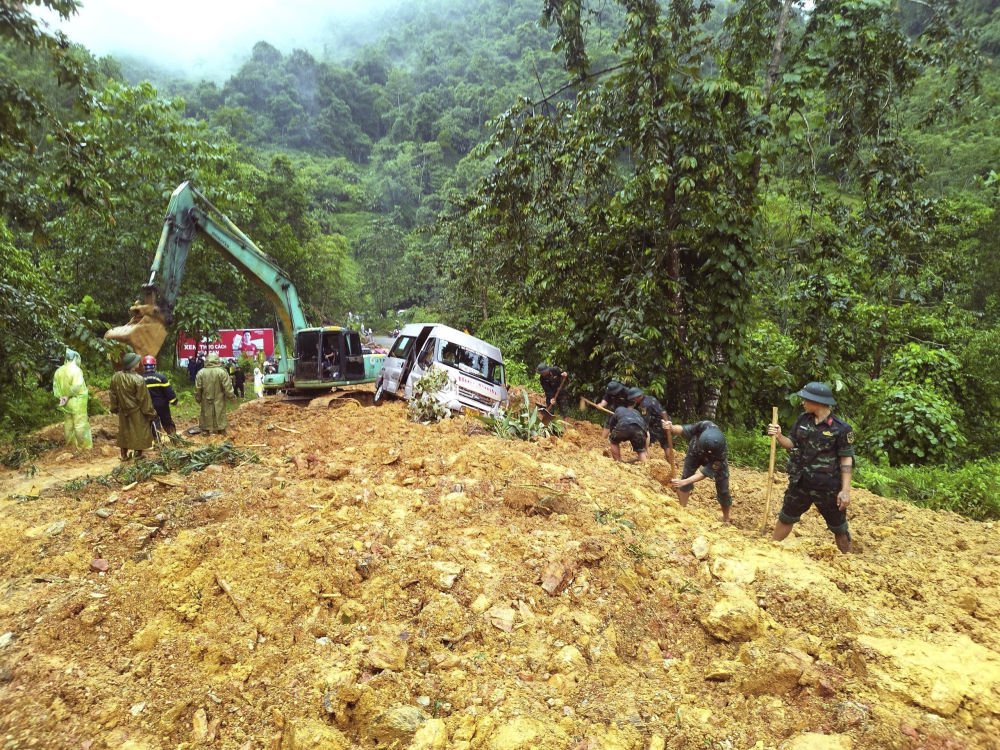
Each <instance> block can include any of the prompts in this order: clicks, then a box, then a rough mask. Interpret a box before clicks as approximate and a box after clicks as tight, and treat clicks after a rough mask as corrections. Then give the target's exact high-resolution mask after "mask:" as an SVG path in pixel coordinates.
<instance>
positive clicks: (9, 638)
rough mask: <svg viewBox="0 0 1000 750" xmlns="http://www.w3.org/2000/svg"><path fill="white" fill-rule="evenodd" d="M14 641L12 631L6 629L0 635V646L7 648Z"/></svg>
mask: <svg viewBox="0 0 1000 750" xmlns="http://www.w3.org/2000/svg"><path fill="white" fill-rule="evenodd" d="M13 641H14V633H13V632H12V631H10V630H8V631H7V632H6V633H4V634H3V635H0V648H7V646H9V645H10V644H11V643H13Z"/></svg>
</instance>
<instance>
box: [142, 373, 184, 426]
mask: <svg viewBox="0 0 1000 750" xmlns="http://www.w3.org/2000/svg"><path fill="white" fill-rule="evenodd" d="M142 379H143V380H145V381H146V388H147V389H149V399H150V401H152V402H153V409H155V410H156V419H155V420H153V425H154V428H156V427H158V428H159V429H160V430H162V431H164V432H166V433H167V434H168V435H173V434H174V433H175V432H177V428H176V427H175V426H174V419H173V417H172V416H171V415H170V406H171V404H176V403H177V394H176V393H174V387H173V386H172V385H170V378H168V377H167V376H166V375H164V374H163V373H160V372H157V371H156V357H154V356H153V355H152V354H147V355H146V356H145V357H143V358H142ZM157 422H158V423H159V425H157Z"/></svg>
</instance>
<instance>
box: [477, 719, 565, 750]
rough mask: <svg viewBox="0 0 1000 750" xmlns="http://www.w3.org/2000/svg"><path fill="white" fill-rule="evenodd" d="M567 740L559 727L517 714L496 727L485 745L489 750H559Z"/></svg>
mask: <svg viewBox="0 0 1000 750" xmlns="http://www.w3.org/2000/svg"><path fill="white" fill-rule="evenodd" d="M568 742H569V737H568V736H567V734H566V733H565V732H564V731H563V730H562V729H561V728H560V727H558V726H554V725H551V724H546V723H544V722H541V721H539V720H538V719H531V718H528V717H527V716H517V717H514V718H513V719H511V720H510V721H508V722H507V723H506V724H502V725H501V726H500V727H498V728H497V730H496V731H495V732H494V733H493V734H492V735H491V736H490V739H489V744H488V745H487V747H488V748H489V750H555V748H560V750H561V748H565V747H566V746H567V744H568Z"/></svg>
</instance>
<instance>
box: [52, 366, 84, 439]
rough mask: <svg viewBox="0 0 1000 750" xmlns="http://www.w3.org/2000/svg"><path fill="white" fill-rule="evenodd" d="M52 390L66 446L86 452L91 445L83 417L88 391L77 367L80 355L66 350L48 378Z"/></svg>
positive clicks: (80, 370) (81, 373)
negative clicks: (59, 412) (57, 404)
mask: <svg viewBox="0 0 1000 750" xmlns="http://www.w3.org/2000/svg"><path fill="white" fill-rule="evenodd" d="M52 393H53V394H55V397H56V398H58V399H59V411H61V412H62V414H63V417H64V419H63V436H64V437H65V438H66V445H68V446H69V447H70V448H71V449H72V450H74V451H89V450H90V449H91V448H93V447H94V439H93V438H92V437H91V435H90V420H89V419H88V418H87V401H88V398H89V394H88V391H87V384H86V382H84V379H83V370H82V369H80V355H79V354H77V353H76V352H75V351H73V350H72V349H67V350H66V362H65V363H64V364H63V365H62V366H60V367H59V369H58V370H56V374H55V375H54V376H53V378H52Z"/></svg>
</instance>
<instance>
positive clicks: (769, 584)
mask: <svg viewBox="0 0 1000 750" xmlns="http://www.w3.org/2000/svg"><path fill="white" fill-rule="evenodd" d="M96 432H97V434H98V435H99V436H100V435H101V434H105V437H104V438H100V437H99V438H98V448H97V449H96V450H95V455H94V456H93V457H92V459H89V461H90V463H85V462H83V461H80V460H78V459H73V460H69V459H67V458H66V457H65V456H63V457H62V458H60V457H59V456H58V455H57V454H58V453H59V451H56V452H54V453H53V455H50V456H46V457H43V459H42V462H41V463H40V472H39V474H38V475H36V477H33V478H29V479H24V478H23V477H20V476H15V475H5V476H4V477H3V478H2V480H0V511H2V513H0V581H2V589H0V592H2V593H0V706H2V707H3V710H2V711H0V737H3V747H4V748H5V749H7V750H14V749H16V748H28V747H38V748H79V749H82V750H88V749H98V748H123V749H124V750H158V749H160V748H164V749H165V748H198V747H213V748H238V749H240V750H251V749H252V748H268V749H271V750H306V749H308V748H325V749H338V748H401V749H403V748H410V749H422V750H430V749H432V748H437V749H443V748H470V749H471V748H488V749H489V750H518V749H522V748H523V749H525V750H527V749H528V748H537V749H541V750H555V749H559V750H566V749H572V750H597V749H599V748H600V749H606V750H640V749H641V750H646V749H647V748H677V749H680V748H685V749H687V748H690V749H691V750H694V748H699V749H703V748H726V749H732V750H750V749H753V750H763V749H765V748H798V749H799V750H801V749H803V748H817V749H820V748H938V749H942V750H943V749H945V748H951V749H957V748H996V747H1000V744H998V740H997V738H998V737H1000V629H998V627H997V626H998V622H1000V592H998V587H1000V576H998V570H1000V557H998V556H1000V544H998V543H997V538H996V530H995V529H994V528H993V527H992V525H990V524H977V523H974V522H971V521H967V520H965V519H962V518H960V517H957V516H954V515H951V514H943V513H932V512H929V511H924V510H920V509H916V508H913V507H911V506H908V505H906V504H903V503H900V502H896V501H892V500H887V499H884V498H880V497H876V496H874V495H871V494H869V493H866V492H864V491H860V490H859V491H856V492H855V498H854V506H853V507H854V510H853V515H852V528H853V532H854V536H855V542H856V545H857V547H858V550H859V551H858V553H857V554H851V555H846V556H842V555H840V554H839V553H838V552H837V551H836V549H835V547H834V545H833V543H832V536H831V535H830V534H829V533H828V532H827V531H826V529H825V527H824V526H823V523H822V519H820V517H819V516H818V514H816V513H815V512H812V513H809V514H807V515H806V517H805V518H804V520H803V522H802V523H801V524H799V527H798V529H797V531H796V532H795V533H794V534H793V536H792V537H790V538H789V539H788V540H786V542H785V543H783V544H774V543H771V542H770V541H768V540H767V539H766V538H765V537H763V536H761V534H760V532H759V528H760V525H761V521H762V514H763V508H764V497H765V492H766V487H765V485H766V476H765V475H761V474H759V473H756V472H751V471H742V470H739V469H735V470H734V471H733V478H732V489H733V495H734V497H735V500H736V504H735V506H734V509H733V520H734V522H735V524H734V526H732V527H727V526H722V525H721V524H720V523H719V521H718V506H717V505H716V503H715V500H714V494H713V488H711V487H709V486H707V484H708V483H703V484H701V485H699V486H698V488H697V490H696V492H695V494H694V496H693V498H692V502H691V506H690V507H689V508H687V509H682V508H680V507H679V506H678V505H677V503H676V500H675V499H674V498H673V496H672V495H671V494H669V493H667V492H666V490H665V489H664V487H663V486H662V484H661V480H662V481H666V479H667V477H668V476H669V467H668V466H667V464H666V463H665V462H663V461H662V460H660V461H653V462H651V463H650V464H649V465H642V466H640V465H631V464H616V463H614V462H613V461H612V460H611V459H609V458H606V457H605V456H604V455H602V443H601V436H600V428H599V427H597V426H594V425H590V424H586V423H574V424H573V426H572V427H571V428H570V429H569V430H568V432H567V434H566V435H565V436H564V437H563V438H561V439H558V440H557V439H548V440H543V441H540V442H538V443H533V444H529V443H522V442H509V441H502V440H499V439H497V438H494V437H492V436H490V435H487V434H485V433H484V432H483V430H482V426H481V425H480V423H479V422H477V421H475V420H472V419H466V418H459V419H455V420H451V421H448V422H445V423H442V424H439V425H431V426H425V425H419V424H412V423H409V422H407V421H406V419H405V412H404V409H403V407H402V406H401V405H400V404H398V403H389V404H387V405H385V406H382V407H379V408H363V407H360V406H358V405H356V404H354V403H349V404H348V405H346V406H343V407H342V408H336V409H329V410H322V411H318V410H311V409H304V408H302V407H298V406H295V405H292V404H287V403H283V402H280V401H271V400H268V401H266V402H263V403H250V404H246V405H244V406H243V407H241V408H240V409H239V410H238V411H237V412H235V413H234V414H233V415H232V418H231V428H230V434H229V439H231V440H232V441H233V442H235V443H236V444H237V445H240V446H245V447H249V448H250V449H251V450H253V451H255V452H256V454H257V455H258V456H259V457H260V462H259V463H245V464H242V465H239V466H235V467H228V466H226V467H220V466H211V467H209V468H208V469H206V470H204V471H200V472H196V473H193V474H191V475H189V476H186V477H181V476H177V475H167V476H165V477H160V478H156V479H153V480H149V481H144V482H140V483H138V484H135V485H134V486H131V485H126V486H122V485H120V484H117V483H111V484H110V486H105V485H103V484H100V483H96V482H91V483H90V484H87V485H86V486H85V487H82V488H80V489H72V490H71V489H67V486H66V485H65V484H52V482H53V481H55V479H61V480H64V479H66V478H69V477H71V476H80V475H82V474H84V473H86V472H91V473H97V474H104V473H106V472H107V471H108V470H109V468H110V467H111V466H113V465H114V464H115V463H117V459H116V458H115V455H116V453H117V449H116V448H114V446H113V444H112V443H110V442H108V439H107V436H108V435H109V434H111V433H113V429H112V430H108V431H107V432H106V433H102V432H101V430H100V429H97V430H96ZM624 452H625V453H628V450H627V449H626V451H624ZM46 477H48V479H46ZM47 484H49V485H51V486H48V487H46V486H45V485H47ZM79 484H80V483H79V482H77V483H75V484H72V485H69V486H70V487H78V486H79ZM781 489H782V488H781V486H780V484H778V485H777V487H776V491H775V500H774V502H775V503H778V502H780V494H781ZM36 495H37V496H36ZM98 561H105V562H104V563H102V562H98ZM105 563H106V565H105ZM105 566H106V567H107V570H106V571H105V572H101V571H100V570H94V569H93V568H103V567H105Z"/></svg>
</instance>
